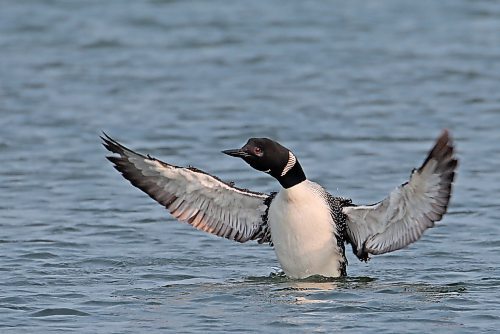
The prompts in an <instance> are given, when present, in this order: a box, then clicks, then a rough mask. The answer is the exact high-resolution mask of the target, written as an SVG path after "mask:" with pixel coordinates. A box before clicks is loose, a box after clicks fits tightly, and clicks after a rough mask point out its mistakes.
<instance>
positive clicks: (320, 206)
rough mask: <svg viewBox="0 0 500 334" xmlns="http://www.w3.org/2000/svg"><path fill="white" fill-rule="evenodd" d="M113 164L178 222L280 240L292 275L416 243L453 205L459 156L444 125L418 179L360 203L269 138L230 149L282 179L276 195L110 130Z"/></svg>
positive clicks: (337, 269)
mask: <svg viewBox="0 0 500 334" xmlns="http://www.w3.org/2000/svg"><path fill="white" fill-rule="evenodd" d="M102 139H103V141H104V146H105V147H106V148H107V149H108V150H110V151H111V152H113V153H116V154H118V156H110V157H108V159H109V160H110V161H111V162H112V163H114V165H115V168H116V169H117V170H118V171H120V172H121V173H122V174H123V176H124V177H125V178H126V179H128V180H129V181H130V182H131V183H132V184H133V185H134V186H136V187H138V188H139V189H141V190H142V191H144V192H145V193H147V194H148V195H149V196H150V197H152V198H153V199H154V200H156V201H157V202H158V203H160V204H161V205H163V206H165V208H167V209H168V210H169V211H170V213H171V214H172V215H173V216H174V217H175V218H177V219H178V220H180V221H184V222H187V223H188V224H190V225H192V226H193V227H195V228H197V229H199V230H202V231H205V232H208V233H211V234H214V235H217V236H221V237H224V238H227V239H231V240H235V241H238V242H247V241H249V240H257V241H258V242H259V243H269V244H271V245H273V246H274V250H275V252H276V256H277V258H278V261H279V263H280V265H281V267H282V269H283V271H284V272H285V274H286V275H287V276H289V277H291V278H306V277H308V276H312V275H322V276H326V277H339V276H344V275H346V266H347V260H346V257H345V244H346V243H347V244H350V245H351V246H352V248H353V251H354V254H355V255H356V256H357V257H358V258H359V259H360V260H362V261H367V260H368V258H369V255H370V254H372V255H378V254H383V253H387V252H391V251H394V250H397V249H400V248H403V247H406V246H407V245H409V244H411V243H413V242H415V241H416V240H418V239H419V238H420V237H421V236H422V234H423V232H424V231H425V230H426V229H427V228H430V227H432V226H434V222H435V221H438V220H440V219H441V218H442V216H443V214H444V213H445V212H446V209H447V207H448V202H449V199H450V195H451V188H452V182H453V179H454V175H455V173H454V171H455V169H456V167H457V160H456V159H455V158H454V156H453V146H452V142H451V139H450V138H449V135H448V132H447V131H445V132H443V134H442V135H441V136H440V138H439V139H438V141H437V142H436V144H435V146H434V147H433V149H432V150H431V151H430V153H429V155H428V157H427V159H426V160H425V161H424V163H423V165H422V166H421V167H420V168H419V169H416V170H414V171H413V172H412V174H411V177H410V180H409V181H408V182H406V183H405V184H403V185H401V186H399V187H397V188H396V189H394V190H393V191H392V192H391V193H390V194H389V196H388V197H386V198H385V199H384V200H382V201H380V202H378V203H376V204H373V205H362V206H357V205H354V204H352V202H351V201H350V200H348V199H344V198H341V197H334V196H332V195H330V194H329V193H328V192H327V191H326V190H325V189H324V188H323V187H321V186H320V185H318V184H317V183H314V182H312V181H310V180H308V179H307V178H306V176H305V173H304V172H303V170H302V167H301V165H300V163H299V161H298V159H297V158H296V157H295V155H294V154H293V153H292V152H291V151H290V150H288V149H287V148H285V147H283V146H281V145H280V144H279V143H277V142H275V141H273V140H270V139H267V138H252V139H250V140H249V141H248V142H247V144H246V145H245V146H243V147H242V148H241V149H236V150H227V151H223V152H224V153H226V154H228V155H230V156H234V157H239V158H242V159H243V160H244V161H245V162H247V163H248V164H249V165H250V166H251V167H253V168H254V169H256V170H259V171H263V172H265V173H268V174H269V175H271V176H273V177H274V178H276V180H277V181H278V182H279V183H280V185H281V189H280V191H279V192H278V193H273V194H271V195H267V194H263V193H258V192H253V191H249V190H245V189H240V188H237V187H234V186H233V185H232V184H229V183H225V182H223V181H221V180H220V179H218V178H216V177H214V176H211V175H209V174H207V173H205V172H203V171H200V170H198V169H196V168H193V167H177V166H174V165H170V164H168V163H165V162H162V161H160V160H157V159H155V158H152V157H150V156H149V155H148V156H144V155H142V154H139V153H136V152H134V151H132V150H130V149H128V148H126V147H125V146H123V145H121V144H119V143H118V142H116V141H115V140H113V139H111V138H110V137H108V136H105V137H103V138H102Z"/></svg>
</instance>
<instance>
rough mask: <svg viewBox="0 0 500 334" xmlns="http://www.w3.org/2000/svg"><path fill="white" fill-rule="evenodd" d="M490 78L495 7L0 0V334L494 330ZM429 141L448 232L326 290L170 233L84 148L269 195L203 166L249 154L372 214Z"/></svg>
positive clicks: (268, 181) (499, 69)
mask: <svg viewBox="0 0 500 334" xmlns="http://www.w3.org/2000/svg"><path fill="white" fill-rule="evenodd" d="M499 82H500V2H498V1H486V0H481V1H466V0H456V1H451V0H449V1H430V0H429V1H370V2H364V1H350V2H345V1H330V2H324V1H295V2H292V1H167V0H164V1H161V0H156V1H140V2H139V1H135V2H131V1H130V2H122V1H97V0H96V1H52V0H51V1H49V0H46V1H41V0H40V1H34V0H33V1H2V2H1V3H0V116H1V117H0V129H1V130H0V332H1V333H30V332H31V333H32V332H35V331H36V332H39V333H68V332H79V333H159V332H175V333H177V332H184V333H197V332H201V331H204V332H283V333H288V332H301V333H309V332H313V331H314V332H336V331H338V332H342V333H369V332H376V333H402V332H415V333H428V332H439V333H480V332H488V331H490V332H496V331H497V330H498V326H499V325H500V266H499V262H500V224H499V220H500V199H499V198H500V196H499V194H500V130H499V128H500V88H499V87H500V85H499ZM442 128H449V129H450V131H451V132H452V134H453V135H454V138H455V141H456V145H457V151H458V156H459V158H460V166H459V170H458V175H457V179H456V187H455V191H454V194H453V198H452V202H451V206H450V209H449V214H448V215H446V216H445V218H444V220H443V221H441V222H439V223H438V224H437V226H436V228H434V229H431V230H429V231H427V233H426V234H425V235H424V237H423V238H422V240H420V241H419V242H417V243H416V244H413V245H412V246H410V247H409V248H407V249H404V250H401V251H397V252H394V253H391V254H386V255H382V256H378V257H375V258H373V259H372V260H371V261H370V262H369V263H368V264H365V263H361V262H359V261H357V259H356V258H355V257H354V256H353V255H352V254H351V251H350V247H349V251H348V253H349V254H348V257H349V260H350V265H349V267H348V274H349V277H348V278H345V279H339V280H333V281H331V280H330V281H328V280H320V279H310V280H305V281H293V280H288V279H286V278H284V277H281V276H280V275H279V274H278V275H276V274H275V273H276V272H277V267H278V263H277V261H276V258H275V255H274V253H273V250H272V249H271V248H270V247H268V246H263V245H256V244H252V243H248V244H243V245H242V244H237V243H232V242H230V241H228V240H225V239H220V238H216V237H213V236H210V235H205V234H203V233H201V232H198V231H196V230H194V229H192V228H191V227H190V226H188V225H186V224H180V223H177V222H175V221H174V220H173V219H172V218H171V217H170V216H169V214H168V213H167V212H166V211H165V210H164V209H162V208H161V207H160V206H159V205H157V204H155V203H154V202H153V201H152V200H150V199H149V198H148V197H147V196H146V195H144V194H143V193H141V192H140V191H138V190H137V189H135V188H134V187H132V186H130V184H128V182H126V181H125V180H124V179H123V178H122V177H121V176H120V175H119V174H118V173H117V172H116V171H114V170H113V168H112V167H111V165H110V164H109V163H108V161H106V160H105V159H104V156H105V155H106V151H105V150H104V148H103V147H102V146H101V144H100V140H99V135H100V133H101V131H103V130H104V131H106V132H107V133H109V134H110V135H112V136H114V137H116V138H117V139H119V140H121V141H122V142H124V143H125V144H127V145H129V146H130V147H132V148H135V149H137V150H139V151H142V152H145V153H150V154H151V155H154V156H156V157H158V158H161V159H164V160H166V161H168V162H171V163H175V164H179V165H188V164H189V165H194V166H197V167H199V168H201V169H203V170H205V171H208V172H211V173H213V174H216V175H218V176H219V177H221V178H222V179H225V180H232V181H236V183H237V185H239V186H241V187H247V188H250V189H253V190H256V191H265V192H270V191H273V190H277V189H278V186H279V185H278V183H277V182H276V181H275V180H274V179H272V178H270V177H269V176H267V175H265V174H263V173H257V172H255V171H254V170H252V169H251V168H249V167H248V166H246V165H245V164H243V162H241V161H239V160H237V159H233V158H229V157H226V156H224V155H222V154H221V153H220V151H221V150H223V149H228V148H234V147H239V146H240V145H242V144H243V143H245V142H246V140H247V138H249V137H258V136H269V137H272V138H274V139H276V140H278V141H280V142H282V143H283V144H284V145H286V146H288V147H290V148H291V149H292V150H293V151H294V152H295V153H296V155H297V157H298V158H299V159H300V161H301V164H302V166H303V167H304V169H305V171H306V173H307V175H308V176H309V178H311V179H313V180H314V181H317V182H319V183H321V184H322V185H324V186H325V187H326V188H327V189H328V190H329V191H330V192H332V193H333V194H335V195H342V196H347V197H351V198H352V199H353V200H354V202H355V203H373V202H375V201H378V200H380V199H382V198H383V197H385V195H386V194H387V193H388V192H389V191H390V190H391V189H392V188H393V187H395V186H397V185H398V184H400V183H402V182H404V181H405V180H406V179H407V177H408V175H409V173H410V171H411V169H412V168H413V167H418V166H419V165H420V163H421V162H422V161H423V159H424V157H425V154H426V153H427V151H428V150H429V149H430V147H431V146H432V144H433V141H434V139H435V138H436V137H437V136H438V134H439V133H440V131H441V129H442Z"/></svg>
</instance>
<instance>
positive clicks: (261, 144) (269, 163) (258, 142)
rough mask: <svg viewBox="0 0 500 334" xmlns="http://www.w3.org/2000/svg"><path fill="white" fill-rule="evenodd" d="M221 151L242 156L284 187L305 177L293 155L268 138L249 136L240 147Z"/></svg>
mask: <svg viewBox="0 0 500 334" xmlns="http://www.w3.org/2000/svg"><path fill="white" fill-rule="evenodd" d="M222 153H225V154H227V155H230V156H232V157H239V158H242V159H243V160H245V162H246V163H247V164H249V165H250V166H252V167H253V168H254V169H256V170H259V171H262V172H265V173H268V174H270V175H272V176H273V177H275V178H276V179H277V180H278V181H279V182H280V183H281V185H282V186H283V187H284V188H290V187H293V186H294V185H296V184H298V183H300V182H302V181H304V180H305V179H306V176H305V174H304V171H303V170H302V167H301V166H300V164H299V161H298V160H297V158H296V157H295V155H293V153H292V152H291V151H290V150H289V149H287V148H286V147H284V146H282V145H280V144H279V143H277V142H275V141H274V140H271V139H268V138H250V139H249V140H248V142H247V143H246V144H245V145H244V146H243V147H242V148H239V149H235V150H225V151H222Z"/></svg>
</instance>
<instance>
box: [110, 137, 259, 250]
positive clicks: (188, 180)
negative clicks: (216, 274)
mask: <svg viewBox="0 0 500 334" xmlns="http://www.w3.org/2000/svg"><path fill="white" fill-rule="evenodd" d="M101 139H102V140H103V145H104V146H105V147H106V148H107V149H108V150H109V151H111V152H112V153H115V154H118V156H109V157H107V159H108V160H109V161H111V162H112V163H113V164H114V167H115V168H116V169H117V170H118V171H119V172H120V173H121V174H122V175H123V177H125V178H126V179H127V180H129V181H130V183H132V185H134V186H136V187H137V188H139V189H141V190H142V191H144V192H145V193H146V194H148V195H149V196H150V197H151V198H153V199H154V200H155V201H157V202H158V203H160V204H161V205H163V206H164V207H165V208H167V209H168V210H169V211H170V213H171V214H172V215H173V216H174V217H175V218H177V219H178V220H180V221H183V222H186V223H188V224H190V225H192V226H193V227H195V228H196V229H198V230H202V231H205V232H208V233H211V234H215V235H217V236H220V237H224V238H228V239H231V240H235V241H238V242H246V241H248V240H256V239H261V238H262V234H261V233H260V232H261V231H262V229H263V228H264V227H263V225H266V224H267V222H266V219H264V216H265V214H266V212H267V207H268V205H269V204H266V202H269V201H266V200H267V199H268V198H269V195H266V194H262V193H257V192H252V191H249V190H246V189H241V188H237V187H234V186H232V185H230V184H227V183H225V182H223V181H221V180H219V179H218V178H216V177H214V176H212V175H209V174H207V173H205V172H203V171H201V170H199V169H196V168H193V167H178V166H174V165H170V164H168V163H165V162H162V161H160V160H158V159H155V158H152V157H150V156H149V155H148V156H144V155H142V154H139V153H136V152H134V151H132V150H130V149H128V148H126V147H125V146H123V145H121V144H120V143H118V142H117V141H115V140H114V139H112V138H111V137H109V136H108V135H106V134H104V136H102V137H101ZM259 241H260V240H259Z"/></svg>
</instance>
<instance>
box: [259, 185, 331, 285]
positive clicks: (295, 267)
mask: <svg viewBox="0 0 500 334" xmlns="http://www.w3.org/2000/svg"><path fill="white" fill-rule="evenodd" d="M296 187H298V186H295V187H292V188H290V189H284V190H282V191H281V192H280V193H278V195H276V198H275V199H274V200H273V202H272V203H271V206H270V208H269V220H268V223H269V226H270V228H271V234H272V239H273V244H274V249H275V252H276V255H277V257H278V261H279V262H280V264H281V266H282V269H283V270H284V271H285V273H286V274H287V275H288V276H291V277H294V278H303V277H307V276H311V275H328V276H332V275H333V276H336V275H335V273H336V270H337V268H336V267H337V266H338V265H337V263H336V262H335V261H333V262H332V257H335V260H336V255H337V254H338V249H337V247H336V245H337V243H336V238H335V235H334V225H333V223H332V218H331V215H330V211H329V207H328V204H327V203H326V201H325V200H324V199H323V198H322V196H321V194H318V193H316V192H314V191H311V190H310V189H308V188H306V187H301V188H298V189H297V188H296ZM294 188H296V189H294ZM332 266H333V267H335V268H333V267H332ZM332 272H333V273H332Z"/></svg>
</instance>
